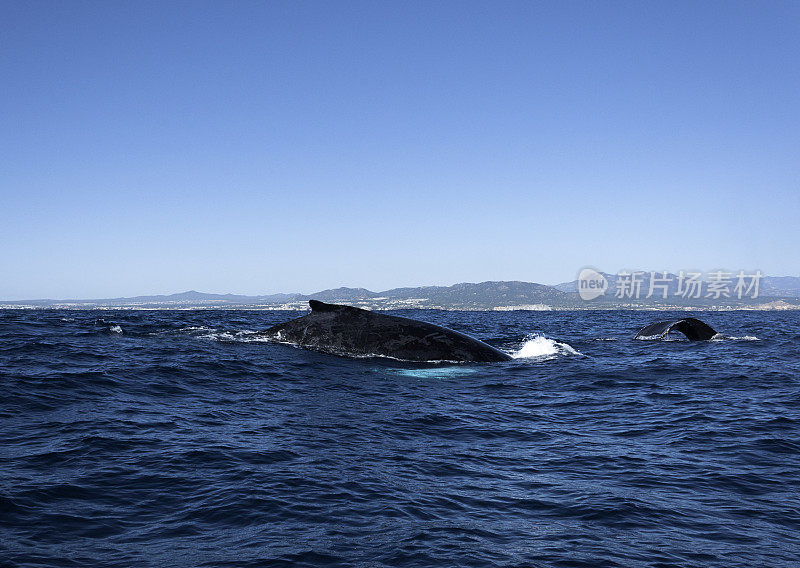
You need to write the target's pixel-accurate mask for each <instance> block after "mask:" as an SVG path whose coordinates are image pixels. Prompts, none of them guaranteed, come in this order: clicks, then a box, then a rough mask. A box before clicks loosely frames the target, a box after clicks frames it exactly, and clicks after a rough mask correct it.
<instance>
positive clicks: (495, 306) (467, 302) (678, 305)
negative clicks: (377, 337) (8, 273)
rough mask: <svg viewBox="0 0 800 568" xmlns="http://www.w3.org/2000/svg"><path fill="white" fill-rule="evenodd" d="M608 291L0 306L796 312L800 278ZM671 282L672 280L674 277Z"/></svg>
mask: <svg viewBox="0 0 800 568" xmlns="http://www.w3.org/2000/svg"><path fill="white" fill-rule="evenodd" d="M605 276H606V278H607V280H608V281H609V289H608V291H607V292H606V294H605V295H603V296H601V297H599V298H597V299H595V300H592V301H588V302H587V301H584V300H582V299H581V298H580V296H579V295H578V293H577V289H578V288H577V281H572V282H564V283H561V284H557V285H555V286H548V285H545V284H537V283H534V282H521V281H488V282H480V283H467V282H465V283H459V284H454V285H452V286H419V287H405V288H393V289H391V290H384V291H382V292H373V291H371V290H367V289H366V288H347V287H342V288H334V289H328V290H321V291H319V292H317V293H314V294H298V293H295V294H292V293H285V294H267V295H259V296H248V295H242V294H211V293H205V292H198V291H196V290H189V291H186V292H181V293H177V294H169V295H151V296H134V297H128V298H106V299H91V300H51V299H40V300H24V301H0V307H2V308H74V309H81V308H83V309H88V308H98V309H114V308H119V309H122V308H141V309H192V308H251V309H252V308H258V309H273V310H276V309H284V310H304V309H307V306H308V300H310V299H317V300H322V301H325V302H335V303H346V304H351V305H356V306H360V307H364V308H368V309H406V308H411V309H419V308H422V309H445V310H512V309H528V310H537V309H620V308H627V309H792V308H800V278H798V277H793V276H783V277H763V278H762V279H761V292H760V294H759V296H758V297H757V298H749V297H745V298H742V299H738V298H736V297H720V298H710V297H700V298H683V297H680V296H678V295H676V284H674V283H673V284H671V285H670V286H668V297H667V298H666V299H665V298H662V297H661V295H659V294H657V295H654V296H652V297H650V298H646V297H645V295H646V293H647V290H648V287H649V279H648V278H649V277H647V278H645V280H644V282H643V284H642V294H641V295H640V297H639V298H627V297H625V298H619V297H617V295H616V293H615V292H616V286H617V277H616V276H615V275H611V274H607V275H605ZM673 276H674V275H673Z"/></svg>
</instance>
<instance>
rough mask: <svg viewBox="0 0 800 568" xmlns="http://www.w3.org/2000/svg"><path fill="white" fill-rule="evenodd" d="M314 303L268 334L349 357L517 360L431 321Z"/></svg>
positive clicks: (477, 360)
mask: <svg viewBox="0 0 800 568" xmlns="http://www.w3.org/2000/svg"><path fill="white" fill-rule="evenodd" d="M309 305H310V306H311V313H309V314H307V315H305V316H302V317H299V318H297V319H293V320H291V321H288V322H286V323H282V324H279V325H276V326H274V327H271V328H269V329H268V330H267V333H268V334H269V335H271V336H273V337H274V338H276V339H277V340H279V341H285V342H289V343H294V344H296V345H298V346H300V347H304V348H307V349H314V350H317V351H323V352H326V353H332V354H335V355H344V356H356V357H364V356H377V357H392V358H395V359H402V360H405V361H458V362H487V363H488V362H497V361H508V360H510V359H511V358H512V357H511V356H510V355H508V354H507V353H504V352H502V351H500V350H499V349H495V348H494V347H492V346H491V345H487V344H486V343H483V342H482V341H478V340H477V339H474V338H472V337H470V336H468V335H464V334H463V333H459V332H457V331H453V330H452V329H447V328H444V327H441V326H438V325H434V324H432V323H427V322H423V321H417V320H412V319H408V318H403V317H399V316H390V315H386V314H380V313H376V312H371V311H368V310H362V309H359V308H354V307H352V306H342V305H338V304H326V303H324V302H320V301H317V300H311V301H309Z"/></svg>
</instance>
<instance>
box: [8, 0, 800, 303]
mask: <svg viewBox="0 0 800 568" xmlns="http://www.w3.org/2000/svg"><path fill="white" fill-rule="evenodd" d="M0 199H1V200H2V201H1V203H2V205H1V206H0V255H1V257H2V273H1V277H0V298H3V299H23V298H38V297H50V298H71V297H79V298H88V297H109V296H123V295H135V294H150V293H172V292H178V291H183V290H187V289H198V290H203V291H208V292H234V293H245V294H259V293H272V292H280V291H286V292H294V291H299V292H312V291H316V290H319V289H323V288H329V287H337V286H363V287H367V288H370V289H373V290H381V289H386V288H390V287H396V286H414V285H423V284H452V283H455V282H463V281H472V282H475V281H483V280H528V281H533V282H542V283H556V282H560V281H565V280H572V279H574V278H575V275H576V273H577V271H578V270H579V269H580V268H581V267H583V266H585V265H593V266H596V267H598V268H600V269H602V270H605V271H608V272H615V271H617V270H619V269H620V268H626V267H628V268H643V269H654V270H664V269H668V270H679V269H701V270H713V269H717V268H728V269H731V270H739V269H755V268H758V269H761V270H763V271H765V272H767V273H770V274H774V275H800V254H798V250H797V248H798V245H799V244H800V223H799V222H798V221H799V220H800V219H799V217H800V215H799V214H800V3H798V2H779V1H771V2H744V3H738V2H729V1H725V2H685V3H684V2H630V3H624V2H586V3H584V2H552V3H539V2H519V3H517V2H494V1H487V2H481V3H472V2H454V3H448V2H419V3H415V2H406V1H403V2H399V1H398V2H363V3H360V2H311V3H304V2H294V1H292V2H244V1H236V2H208V3H204V2H198V1H193V2H185V3H182V2H154V3H147V2H139V1H137V2H124V3H123V2H106V1H102V2H77V1H76V2H50V1H46V2H35V1H34V2H31V1H18V2H9V1H2V2H0Z"/></svg>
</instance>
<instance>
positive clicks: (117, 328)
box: [108, 325, 122, 333]
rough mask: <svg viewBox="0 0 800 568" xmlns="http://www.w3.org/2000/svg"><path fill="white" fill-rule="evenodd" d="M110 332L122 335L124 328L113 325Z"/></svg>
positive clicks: (109, 329)
mask: <svg viewBox="0 0 800 568" xmlns="http://www.w3.org/2000/svg"><path fill="white" fill-rule="evenodd" d="M108 331H110V332H111V333H122V328H121V327H120V326H118V325H112V326H111V327H109V328H108Z"/></svg>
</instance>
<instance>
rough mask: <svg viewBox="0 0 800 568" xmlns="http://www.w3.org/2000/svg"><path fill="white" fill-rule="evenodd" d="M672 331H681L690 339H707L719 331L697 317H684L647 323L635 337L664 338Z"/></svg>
mask: <svg viewBox="0 0 800 568" xmlns="http://www.w3.org/2000/svg"><path fill="white" fill-rule="evenodd" d="M670 331H680V332H681V333H682V334H684V335H685V336H686V337H687V339H689V341H707V340H709V339H711V338H712V337H714V336H715V335H717V332H716V331H714V329H713V328H712V327H711V326H710V325H708V324H707V323H704V322H702V321H700V320H699V319H696V318H683V319H678V320H670V321H657V322H654V323H651V324H650V325H646V326H645V327H643V328H642V329H640V330H639V332H638V333H637V334H636V337H635V339H640V338H651V337H657V338H659V339H663V338H664V337H665V336H666V335H667V334H668V333H669V332H670Z"/></svg>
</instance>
